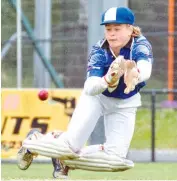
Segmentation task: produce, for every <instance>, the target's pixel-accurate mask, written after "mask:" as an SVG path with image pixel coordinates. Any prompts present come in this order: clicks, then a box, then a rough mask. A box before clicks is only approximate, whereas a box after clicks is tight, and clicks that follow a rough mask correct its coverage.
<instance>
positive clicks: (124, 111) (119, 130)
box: [63, 92, 140, 157]
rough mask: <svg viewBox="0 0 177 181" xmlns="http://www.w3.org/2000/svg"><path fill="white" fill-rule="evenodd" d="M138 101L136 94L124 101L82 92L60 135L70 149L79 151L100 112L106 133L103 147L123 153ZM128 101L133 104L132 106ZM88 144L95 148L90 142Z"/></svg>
mask: <svg viewBox="0 0 177 181" xmlns="http://www.w3.org/2000/svg"><path fill="white" fill-rule="evenodd" d="M135 102H136V103H138V104H135ZM139 102H140V95H139V96H136V100H135V99H134V98H133V99H132V98H131V99H130V98H129V100H128V99H127V100H126V101H124V100H120V99H116V98H110V97H106V96H104V95H103V94H99V95H97V96H88V95H85V93H84V92H83V93H82V95H81V97H80V99H79V101H78V103H77V106H76V109H75V111H74V113H73V115H72V118H71V121H70V124H69V125H68V129H67V132H66V133H65V136H64V135H63V136H64V137H65V138H66V139H67V141H68V143H69V144H70V146H71V148H72V149H73V150H74V151H76V152H77V151H80V150H81V148H83V146H84V144H85V143H86V142H87V140H88V138H89V136H90V135H91V133H92V131H93V130H94V128H95V125H96V123H97V121H98V119H99V117H100V116H102V115H103V116H104V125H105V136H106V142H105V143H104V150H105V151H106V152H107V153H109V154H118V155H119V156H121V157H126V155H127V152H128V149H129V146H130V142H131V139H132V136H133V132H134V125H135V118H136V111H137V107H138V105H139V104H140V103H139ZM131 104H132V105H136V106H134V107H133V106H132V105H131ZM129 106H131V107H129ZM88 147H89V146H88ZM90 148H93V149H95V148H94V147H93V146H90ZM88 149H89V148H88Z"/></svg>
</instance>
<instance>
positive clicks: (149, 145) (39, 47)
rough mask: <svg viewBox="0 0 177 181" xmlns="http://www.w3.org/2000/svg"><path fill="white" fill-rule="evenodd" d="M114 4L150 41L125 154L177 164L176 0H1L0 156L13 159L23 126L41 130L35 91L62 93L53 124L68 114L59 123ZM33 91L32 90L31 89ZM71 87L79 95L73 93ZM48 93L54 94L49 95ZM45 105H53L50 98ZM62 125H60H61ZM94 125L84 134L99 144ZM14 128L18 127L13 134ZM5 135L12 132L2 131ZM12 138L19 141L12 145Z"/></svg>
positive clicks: (71, 102) (70, 104) (71, 103)
mask: <svg viewBox="0 0 177 181" xmlns="http://www.w3.org/2000/svg"><path fill="white" fill-rule="evenodd" d="M113 6H128V7H129V8H131V9H132V10H133V11H134V13H135V17H136V23H135V25H137V26H139V27H141V29H142V32H143V34H144V35H145V36H146V37H147V39H148V40H149V41H150V42H151V44H152V48H153V53H154V64H153V70H152V76H151V79H150V80H149V81H148V82H147V86H146V88H145V89H144V90H143V91H142V100H143V106H142V107H141V109H140V110H139V112H138V116H137V124H136V129H135V135H134V138H133V141H132V145H131V149H130V152H129V155H128V156H129V157H130V158H132V159H133V160H135V161H152V162H155V161H173V162H174V161H177V141H176V140H177V131H176V130H177V58H176V57H177V1H176V0H143V1H142V0H109V1H107V0H96V1H95V0H89V1H87V0H31V1H29V0H21V1H20V0H2V1H1V19H2V26H1V47H2V49H1V67H2V71H1V83H2V85H1V86H2V100H3V101H2V152H3V155H4V157H3V158H4V160H6V159H14V158H15V152H12V153H11V152H10V150H13V149H14V150H15V149H18V148H19V145H20V144H21V141H22V140H23V139H24V137H25V136H24V135H25V134H26V133H27V132H28V131H29V128H34V127H40V126H39V125H38V126H36V125H35V126H34V124H31V123H34V122H35V121H34V117H38V116H39V115H38V114H39V112H40V111H39V112H38V111H34V110H32V107H33V106H34V105H35V104H36V102H37V101H38V100H37V96H36V97H35V95H37V92H38V90H40V89H43V88H46V89H50V88H52V92H51V95H52V100H55V101H56V97H57V98H58V97H60V96H61V95H62V96H61V98H60V99H59V98H58V99H57V101H58V102H59V103H60V104H62V106H63V107H62V108H61V107H60V105H59V106H58V107H56V108H57V109H58V111H59V112H60V111H62V113H61V115H62V116H61V117H59V116H58V118H55V123H56V122H57V123H56V124H60V121H59V120H61V119H63V117H64V116H67V119H66V124H67V123H68V121H69V118H70V116H71V115H72V111H73V109H74V107H75V103H76V102H77V98H78V95H79V92H80V90H81V89H82V88H83V84H84V81H85V76H86V67H87V57H88V54H89V52H90V49H91V47H92V46H93V45H94V44H95V43H96V42H97V41H98V40H99V39H101V38H103V37H104V33H103V31H104V30H103V27H101V26H100V25H99V24H100V21H101V14H102V12H103V11H105V10H106V9H108V8H110V7H113ZM21 88H23V89H21ZM24 88H25V89H24ZM32 89H35V90H34V92H33V93H31V90H32ZM75 89H77V91H79V92H77V91H76V92H77V93H76V92H73V91H74V90H75ZM19 90H20V91H21V92H20V93H19V92H18V91H19ZM23 90H24V91H25V93H22V92H23ZM55 90H56V91H55ZM57 91H58V92H57ZM61 91H64V93H63V92H62V93H61ZM65 91H66V92H67V93H66V95H65ZM68 91H69V93H68ZM28 92H30V94H28ZM54 92H57V93H56V95H55V93H54ZM9 95H11V97H10V98H9ZM16 95H18V96H19V99H18V96H17V97H15V96H16ZM22 95H23V96H22ZM68 95H69V97H68ZM21 96H22V97H21ZM25 96H26V97H25ZM30 96H31V97H33V98H32V101H33V102H31V103H28V101H30V100H29V99H30ZM7 97H8V99H7ZM17 100H20V101H21V100H22V102H20V103H23V104H24V105H22V106H21V107H20V108H19V109H16V107H17V106H16V104H17ZM74 101H76V102H74ZM12 103H13V106H12ZM41 104H43V105H44V104H45V105H46V104H48V103H46V102H44V103H41V102H40V103H39V102H38V106H39V107H40V106H41ZM57 104H58V103H57ZM19 106H20V104H19ZM49 106H53V104H51V103H50V104H49ZM14 107H15V108H14ZM22 107H23V109H25V110H22ZM24 107H25V108H24ZM34 107H35V106H34ZM39 107H38V108H39ZM40 108H41V107H40ZM28 109H30V110H31V112H33V113H34V112H35V115H33V116H32V118H31V114H33V113H31V112H30V113H29V112H28ZM44 109H46V111H43V110H42V112H40V116H39V117H40V124H43V123H46V119H49V120H50V119H52V118H51V117H50V116H49V118H46V117H45V116H48V115H43V114H44V112H47V113H49V114H51V110H50V109H49V108H47V107H46V108H44ZM36 110H38V109H37V108H36ZM68 111H70V113H68ZM47 113H46V114H47ZM55 114H57V113H55ZM25 116H27V117H28V122H29V124H28V125H27V126H28V128H26V127H25V129H24V130H22V128H23V126H24V125H25V124H27V123H24V124H23V120H24V119H26V118H24V117H25ZM41 117H42V118H41ZM44 117H45V120H44ZM56 117H57V116H56ZM19 120H21V122H20V121H19ZM7 122H8V124H7ZM41 122H42V123H41ZM11 123H13V124H11ZM20 123H21V124H20ZM46 124H48V127H46V129H43V133H45V132H47V131H49V130H50V129H52V128H53V127H52V126H51V125H50V124H51V123H48V122H47V123H46ZM52 124H54V123H52ZM7 125H9V127H8V126H7ZM12 125H13V126H12ZM19 125H21V127H20V126H19ZM31 125H33V126H31ZM65 127H66V125H64V126H63V127H62V128H63V129H65ZM97 127H98V128H97V131H96V132H93V133H92V135H91V138H90V143H98V142H99V143H101V142H103V141H104V134H103V133H104V131H103V128H102V127H103V124H102V118H101V119H100V121H99V123H98V125H97ZM17 128H18V131H15V129H16V130H17ZM40 128H41V129H42V127H40ZM59 128H60V127H59ZM9 130H12V131H9ZM19 130H21V131H19ZM99 130H100V131H99ZM7 132H8V134H9V132H10V135H11V136H7ZM15 139H17V140H18V141H19V143H18V145H17V143H16V142H15ZM12 141H13V143H12ZM14 145H16V146H15V147H14ZM137 155H138V156H137Z"/></svg>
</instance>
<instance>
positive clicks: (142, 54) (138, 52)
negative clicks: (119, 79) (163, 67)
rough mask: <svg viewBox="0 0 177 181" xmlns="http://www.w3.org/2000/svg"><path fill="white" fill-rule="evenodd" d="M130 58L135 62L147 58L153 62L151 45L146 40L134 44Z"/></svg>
mask: <svg viewBox="0 0 177 181" xmlns="http://www.w3.org/2000/svg"><path fill="white" fill-rule="evenodd" d="M132 59H133V60H135V61H136V62H138V61H140V60H147V61H148V62H151V63H153V53H152V47H151V45H150V43H148V42H142V43H138V44H137V45H135V47H134V49H133V51H132Z"/></svg>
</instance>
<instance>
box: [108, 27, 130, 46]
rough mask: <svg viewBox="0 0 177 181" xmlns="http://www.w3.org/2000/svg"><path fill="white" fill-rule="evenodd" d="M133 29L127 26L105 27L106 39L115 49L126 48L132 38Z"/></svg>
mask: <svg viewBox="0 0 177 181" xmlns="http://www.w3.org/2000/svg"><path fill="white" fill-rule="evenodd" d="M132 32H133V28H132V26H131V25H127V24H107V25H105V38H106V39H107V41H108V43H109V46H110V47H111V48H113V49H115V48H122V47H124V46H125V45H126V44H127V43H128V41H129V40H130V38H131V34H132Z"/></svg>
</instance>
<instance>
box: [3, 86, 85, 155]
mask: <svg viewBox="0 0 177 181" xmlns="http://www.w3.org/2000/svg"><path fill="white" fill-rule="evenodd" d="M38 92H39V90H38V89H28V90H27V89H24V90H23V89H22V90H15V89H2V92H1V94H2V95H1V98H2V99H1V107H2V109H1V110H2V112H1V113H2V118H1V120H2V121H1V157H2V158H15V157H16V153H17V150H18V149H19V148H20V146H21V143H22V141H23V140H24V139H25V137H26V135H27V133H28V132H29V131H30V130H31V129H33V128H38V129H39V130H41V132H42V133H46V132H49V131H53V130H63V131H64V130H66V128H67V125H68V122H69V120H70V117H71V115H72V113H73V110H74V108H75V105H76V104H77V100H78V98H79V96H80V94H81V89H51V90H48V92H49V98H48V99H47V100H45V101H41V100H40V99H39V98H38Z"/></svg>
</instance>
